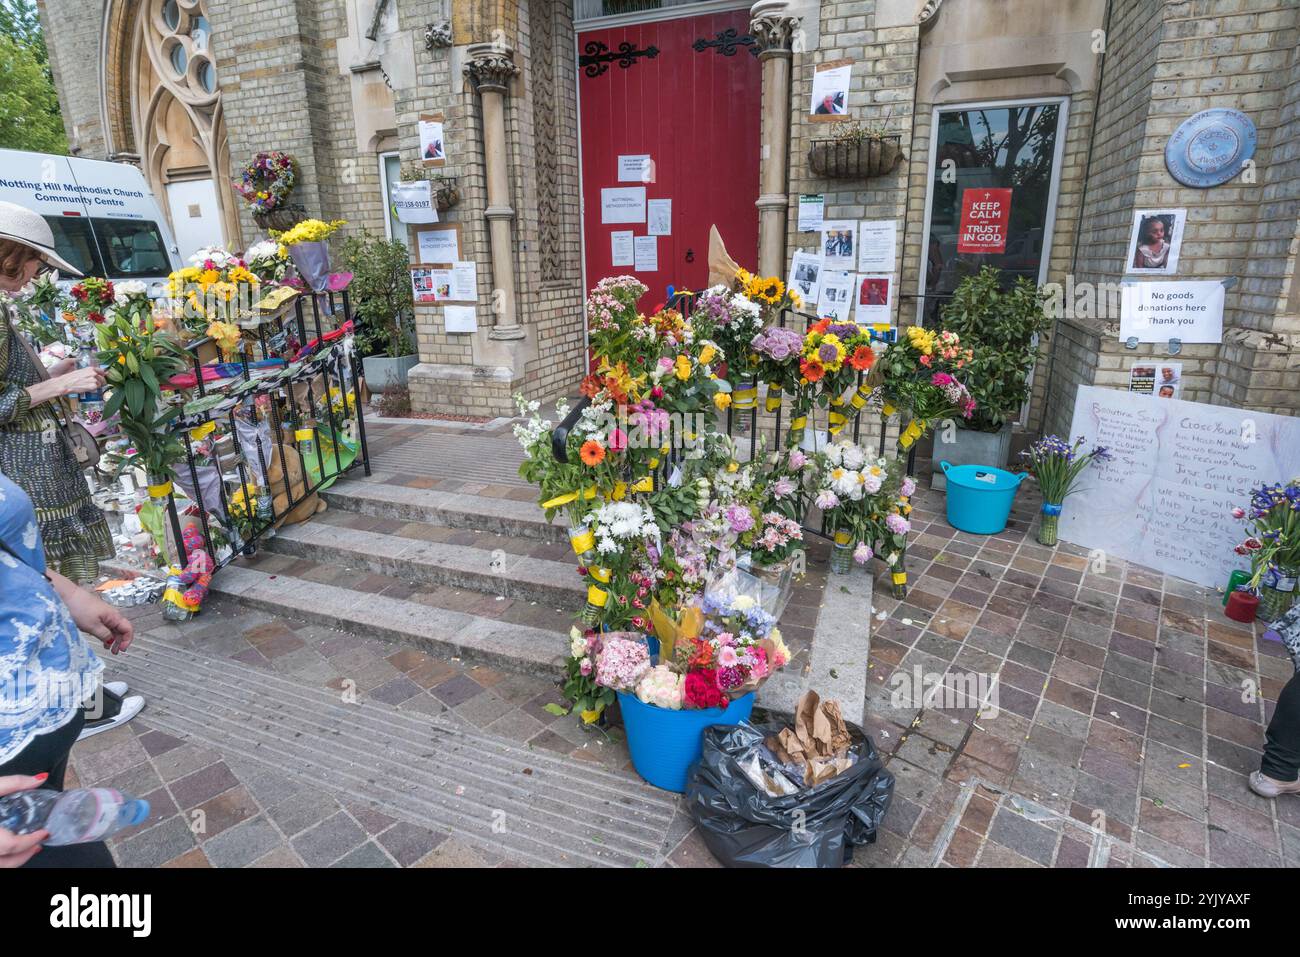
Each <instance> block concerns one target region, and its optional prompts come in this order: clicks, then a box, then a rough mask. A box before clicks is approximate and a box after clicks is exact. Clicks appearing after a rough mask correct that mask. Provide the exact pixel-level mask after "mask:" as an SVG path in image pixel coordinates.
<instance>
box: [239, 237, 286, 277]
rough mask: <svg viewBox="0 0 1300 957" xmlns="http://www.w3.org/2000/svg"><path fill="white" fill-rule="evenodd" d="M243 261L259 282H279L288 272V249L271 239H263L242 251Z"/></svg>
mask: <svg viewBox="0 0 1300 957" xmlns="http://www.w3.org/2000/svg"><path fill="white" fill-rule="evenodd" d="M244 261H245V262H246V263H247V264H248V271H249V272H251V273H252V274H253V275H254V276H256V277H257V278H258V279H259V280H260V281H261V282H264V283H266V282H280V281H281V280H282V279H284V277H285V274H286V273H287V272H288V271H289V249H288V247H287V246H285V245H283V244H282V243H277V242H276V241H275V240H273V239H263V240H262V241H261V242H256V243H253V245H251V246H249V247H248V249H246V250H244Z"/></svg>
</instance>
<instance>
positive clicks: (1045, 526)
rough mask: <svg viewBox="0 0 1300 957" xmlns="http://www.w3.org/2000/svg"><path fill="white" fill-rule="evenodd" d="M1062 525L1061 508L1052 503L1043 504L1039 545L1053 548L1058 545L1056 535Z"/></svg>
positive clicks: (1039, 523)
mask: <svg viewBox="0 0 1300 957" xmlns="http://www.w3.org/2000/svg"><path fill="white" fill-rule="evenodd" d="M1060 524H1061V506H1060V505H1057V504H1054V503H1052V502H1044V503H1043V512H1042V514H1041V515H1040V516H1039V521H1038V544H1039V545H1046V546H1047V547H1049V548H1051V547H1053V546H1054V545H1056V533H1057V530H1058V528H1059V526H1060Z"/></svg>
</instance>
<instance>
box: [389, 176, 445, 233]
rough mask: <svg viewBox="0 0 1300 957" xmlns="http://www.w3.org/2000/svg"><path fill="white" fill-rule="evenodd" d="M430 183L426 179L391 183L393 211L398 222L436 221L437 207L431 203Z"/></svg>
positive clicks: (431, 191) (418, 222)
mask: <svg viewBox="0 0 1300 957" xmlns="http://www.w3.org/2000/svg"><path fill="white" fill-rule="evenodd" d="M431 185H432V184H431V183H430V182H429V181H428V180H427V179H418V180H415V181H414V182H411V183H394V184H393V188H392V190H391V193H392V200H393V211H394V212H395V213H396V214H397V220H398V222H402V223H416V224H421V223H436V222H437V221H438V207H437V206H435V205H434V203H433V190H432V189H430V186H431Z"/></svg>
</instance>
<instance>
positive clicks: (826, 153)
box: [808, 136, 903, 179]
mask: <svg viewBox="0 0 1300 957" xmlns="http://www.w3.org/2000/svg"><path fill="white" fill-rule="evenodd" d="M901 142H902V139H901V137H898V136H883V137H880V138H874V137H872V138H867V139H861V140H857V141H856V142H847V141H844V140H813V142H812V145H811V146H809V147H808V165H809V167H811V168H812V171H813V172H814V173H815V174H817V175H818V176H824V177H826V178H827V179H870V178H871V177H873V176H884V175H885V174H886V173H891V172H893V170H894V167H895V166H897V165H898V164H899V163H900V162H902V159H903V148H902V146H901V145H900V144H901Z"/></svg>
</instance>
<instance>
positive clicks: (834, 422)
mask: <svg viewBox="0 0 1300 957" xmlns="http://www.w3.org/2000/svg"><path fill="white" fill-rule="evenodd" d="M826 417H827V419H829V420H830V432H831V435H839V434H840V432H841V431H842V430H843V428H844V423H846V422H848V421H849V417H848V416H847V415H845V414H844V413H842V412H829V413H827V416H826Z"/></svg>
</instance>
